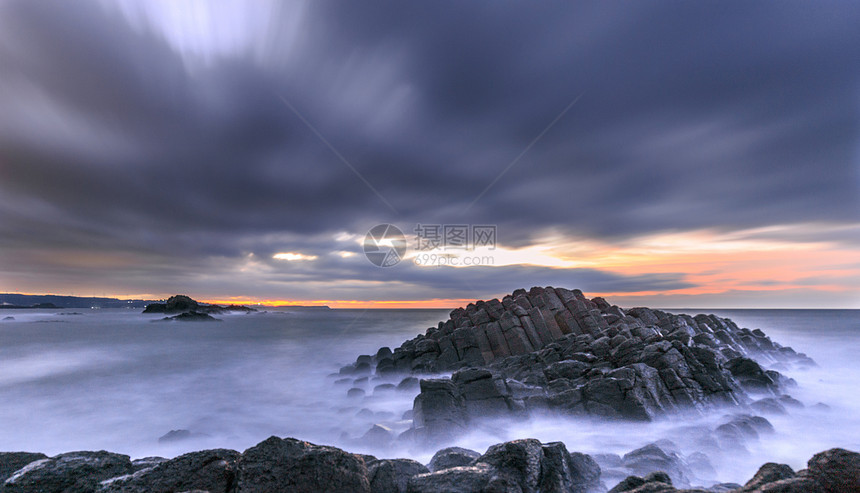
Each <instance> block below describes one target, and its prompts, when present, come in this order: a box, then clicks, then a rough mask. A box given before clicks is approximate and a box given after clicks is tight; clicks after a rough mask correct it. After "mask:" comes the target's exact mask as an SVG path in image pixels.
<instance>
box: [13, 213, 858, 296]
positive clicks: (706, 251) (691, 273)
mask: <svg viewBox="0 0 860 493" xmlns="http://www.w3.org/2000/svg"><path fill="white" fill-rule="evenodd" d="M854 230H857V231H860V225H851V226H840V225H826V224H807V225H790V226H772V227H769V228H759V229H753V230H742V231H733V232H719V231H713V230H695V231H686V232H669V233H660V234H651V235H644V236H641V237H637V238H631V239H627V240H624V241H620V242H617V243H612V242H607V241H600V240H598V239H594V238H582V237H569V236H552V235H549V236H547V237H544V238H541V239H536V240H535V241H534V242H533V243H532V244H531V245H528V246H526V247H523V248H519V249H512V248H505V247H504V246H500V248H499V249H498V250H495V251H488V252H481V254H484V253H486V254H488V255H495V256H496V260H497V261H498V262H497V263H496V264H494V265H493V264H491V265H489V266H487V267H486V268H499V267H502V266H505V265H520V266H526V267H528V266H534V267H543V268H551V269H557V270H560V271H564V270H567V269H571V271H570V272H571V279H570V282H567V283H565V284H564V287H567V288H580V289H583V291H584V292H585V293H586V296H588V297H595V296H601V297H604V298H607V299H608V300H609V301H610V302H612V300H613V299H620V300H624V299H630V298H637V299H638V300H641V302H646V303H647V302H648V299H647V298H651V297H653V298H654V301H655V302H657V303H660V302H661V301H660V300H666V299H670V297H674V298H671V299H673V300H679V299H682V300H685V301H684V303H688V306H695V305H698V306H701V307H707V306H714V301H715V300H716V299H717V297H718V296H720V295H725V294H729V295H731V294H732V293H735V294H736V293H750V294H752V293H759V294H765V295H778V294H779V293H780V292H785V293H786V295H785V297H784V300H782V299H778V298H774V297H773V296H771V297H770V298H768V299H770V301H769V302H768V303H769V305H773V304H775V303H776V304H779V305H781V306H783V307H791V306H792V305H794V304H795V303H793V301H794V300H795V299H799V300H800V303H801V304H802V303H803V297H802V294H801V295H798V293H803V292H809V293H818V294H819V295H821V296H825V297H826V296H828V295H839V296H840V300H841V301H840V302H839V303H840V304H842V305H844V307H845V308H860V251H857V249H856V248H854V247H853V245H852V244H845V243H839V242H828V241H821V240H818V239H812V240H809V239H807V240H806V241H802V240H795V241H789V240H787V239H784V238H783V237H781V236H780V235H781V234H785V235H787V237H789V238H790V237H792V236H793V235H794V234H796V233H805V236H804V235H802V234H798V235H797V237H800V238H804V237H805V238H825V237H827V236H828V235H827V234H826V233H829V232H832V231H841V232H843V233H844V232H846V231H854ZM819 233H820V234H819ZM317 253H319V252H317ZM472 253H475V252H472ZM311 256H314V258H315V255H306V256H304V257H303V259H304V261H306V262H313V260H312V259H311ZM361 260H363V259H356V261H361ZM396 268H397V267H394V268H393V269H396ZM433 268H436V267H433ZM451 268H458V269H461V268H462V269H468V268H469V267H451ZM577 269H592V270H598V271H602V272H606V273H610V274H615V275H618V276H641V277H643V278H647V277H648V276H660V275H669V276H672V278H673V279H677V280H678V281H679V282H682V283H684V284H687V286H679V287H677V288H676V289H663V290H640V291H618V290H615V291H598V290H594V291H591V290H588V289H587V286H582V285H577V277H576V275H577V274H576V272H577ZM239 270H240V271H241V272H242V273H243V274H247V275H253V274H254V271H253V269H251V270H248V271H247V272H246V266H244V265H243V266H242V267H241V268H240V269H239ZM395 277H396V276H395ZM333 282H336V280H333ZM372 287H373V286H371V289H372ZM517 287H521V288H525V289H528V288H529V287H530V286H525V285H523V286H517ZM76 291H77V289H76ZM94 291H95V290H94ZM364 292H367V291H364ZM21 294H35V293H21ZM171 294H174V293H170V294H168V293H144V294H134V295H130V294H125V295H109V294H103V295H102V296H104V297H111V298H117V299H123V300H128V299H143V300H157V299H165V298H166V297H169V296H170V295H171ZM483 294H484V295H485V296H486V297H487V298H485V299H490V298H493V297H501V296H504V295H505V294H507V293H494V292H486V293H483ZM93 296H96V295H93ZM199 296H200V299H201V300H202V301H204V302H207V303H213V304H219V305H227V304H244V305H254V306H263V307H272V308H275V307H290V306H329V307H331V308H359V309H373V308H434V309H435V308H438V309H452V308H456V307H462V306H466V305H467V304H469V303H471V302H474V301H476V300H475V299H464V298H445V297H434V298H428V299H412V300H388V299H375V300H355V299H279V298H264V297H260V298H257V297H253V296H226V297H225V296H224V295H223V294H219V293H211V292H210V293H204V294H200V295H199ZM96 297H97V296H96ZM192 298H195V299H197V298H196V297H195V296H192ZM643 298H645V299H644V300H643ZM735 299H739V298H735ZM730 300H731V298H729V301H726V298H723V301H722V302H719V303H718V304H720V305H724V304H726V303H731V301H730ZM637 302H640V301H637ZM812 305H815V303H812ZM648 306H653V307H657V305H656V304H654V303H651V304H649V305H648ZM768 307H772V306H768ZM762 308H765V307H762Z"/></svg>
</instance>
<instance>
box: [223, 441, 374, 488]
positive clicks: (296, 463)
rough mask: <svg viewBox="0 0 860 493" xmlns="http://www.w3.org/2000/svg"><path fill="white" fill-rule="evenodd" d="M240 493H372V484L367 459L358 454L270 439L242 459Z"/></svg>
mask: <svg viewBox="0 0 860 493" xmlns="http://www.w3.org/2000/svg"><path fill="white" fill-rule="evenodd" d="M239 491H241V492H242V493H269V492H273V491H290V492H294V493H316V492H320V491H332V492H335V491H337V492H342V493H369V492H370V481H369V480H368V477H367V466H366V465H365V463H364V459H362V458H361V457H359V456H357V455H355V454H350V453H348V452H344V451H343V450H340V449H338V448H335V447H326V446H321V445H314V444H312V443H308V442H303V441H301V440H296V439H294V438H284V439H282V438H278V437H270V438H268V439H267V440H265V441H263V442H261V443H259V444H258V445H256V446H254V447H252V448H250V449H248V450H246V451H245V452H244V453H243V454H242V456H241V458H240V459H239Z"/></svg>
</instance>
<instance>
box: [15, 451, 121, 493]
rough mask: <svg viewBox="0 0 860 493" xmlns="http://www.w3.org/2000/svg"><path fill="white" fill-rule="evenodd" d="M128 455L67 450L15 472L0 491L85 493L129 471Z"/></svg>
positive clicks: (17, 492)
mask: <svg viewBox="0 0 860 493" xmlns="http://www.w3.org/2000/svg"><path fill="white" fill-rule="evenodd" d="M132 472H133V468H132V465H131V460H130V459H129V457H128V456H127V455H120V454H113V453H110V452H105V451H100V452H68V453H65V454H60V455H57V456H55V457H51V458H49V459H42V460H37V461H35V462H31V463H30V464H28V465H26V466H24V467H23V468H22V469H20V470H18V471H16V472H15V473H14V474H12V476H10V477H9V478H7V479H6V481H4V482H3V484H2V486H0V492H2V493H34V492H38V493H73V492H74V493H88V492H94V491H96V490H97V489H98V488H99V486H100V483H101V482H102V481H104V480H107V479H110V478H115V477H117V476H124V475H126V474H131V473H132Z"/></svg>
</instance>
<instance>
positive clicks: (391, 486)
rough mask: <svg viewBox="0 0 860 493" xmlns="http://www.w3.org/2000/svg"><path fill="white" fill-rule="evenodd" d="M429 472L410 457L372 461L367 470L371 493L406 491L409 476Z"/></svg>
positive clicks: (400, 492) (404, 492) (401, 492)
mask: <svg viewBox="0 0 860 493" xmlns="http://www.w3.org/2000/svg"><path fill="white" fill-rule="evenodd" d="M428 472H430V470H429V469H427V468H426V467H424V465H423V464H421V463H420V462H416V461H414V460H411V459H389V460H378V461H375V462H373V463H372V464H371V465H370V466H369V467H368V470H367V476H368V478H369V479H370V491H371V493H406V487H407V483H408V482H409V478H411V477H412V476H415V475H416V474H424V473H428Z"/></svg>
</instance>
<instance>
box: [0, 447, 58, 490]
mask: <svg viewBox="0 0 860 493" xmlns="http://www.w3.org/2000/svg"><path fill="white" fill-rule="evenodd" d="M47 458H48V456H47V455H45V454H39V453H32V452H0V484H2V483H3V482H4V481H6V480H7V479H8V478H9V476H11V475H12V474H14V473H15V471H17V470H19V469H21V468H23V467H24V466H26V465H27V464H30V463H31V462H35V461H37V460H42V459H47Z"/></svg>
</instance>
